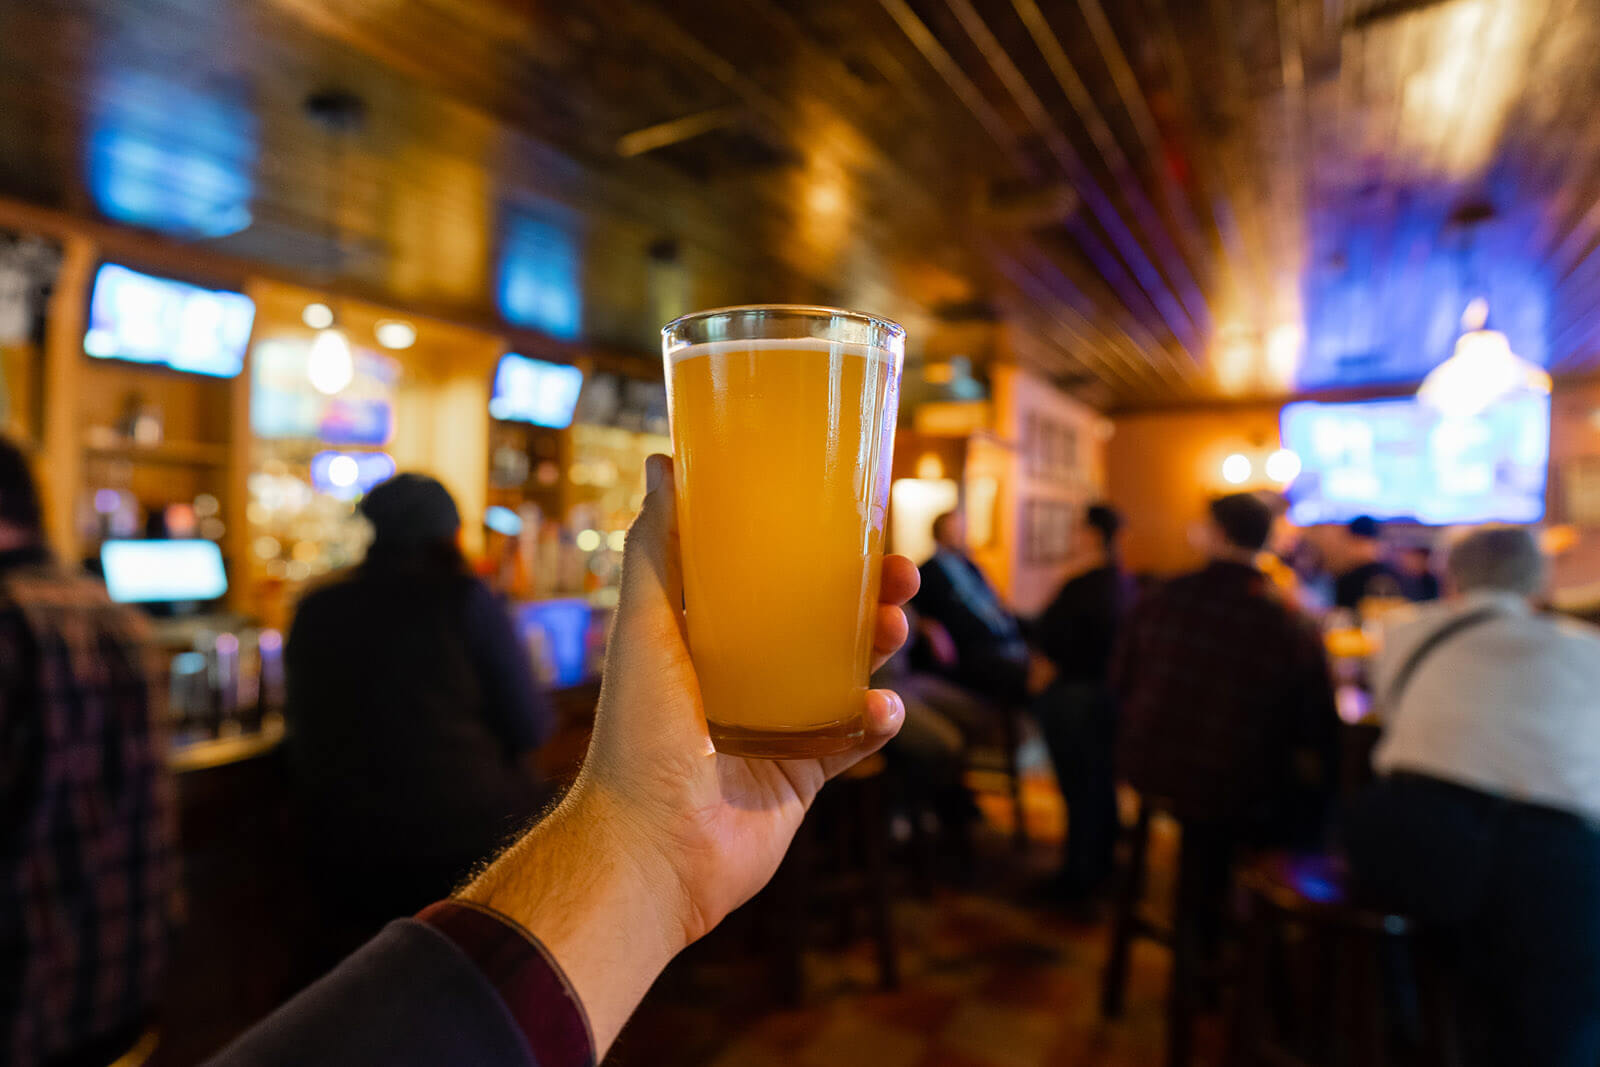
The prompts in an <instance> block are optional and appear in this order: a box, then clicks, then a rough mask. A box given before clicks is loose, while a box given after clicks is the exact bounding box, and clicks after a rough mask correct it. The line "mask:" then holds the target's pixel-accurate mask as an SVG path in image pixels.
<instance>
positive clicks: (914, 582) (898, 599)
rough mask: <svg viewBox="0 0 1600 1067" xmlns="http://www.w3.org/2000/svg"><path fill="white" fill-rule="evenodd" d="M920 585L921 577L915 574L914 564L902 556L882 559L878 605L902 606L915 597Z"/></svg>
mask: <svg viewBox="0 0 1600 1067" xmlns="http://www.w3.org/2000/svg"><path fill="white" fill-rule="evenodd" d="M921 585H922V576H921V575H920V574H918V573H917V565H916V564H915V563H912V562H911V561H910V560H909V559H907V558H906V557H904V556H884V557H883V584H882V585H881V586H880V587H879V592H878V602H879V603H882V604H894V605H900V604H904V603H905V602H906V601H908V600H910V599H911V598H912V597H914V596H916V595H917V589H918V588H919V587H921Z"/></svg>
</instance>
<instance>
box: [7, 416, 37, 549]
mask: <svg viewBox="0 0 1600 1067" xmlns="http://www.w3.org/2000/svg"><path fill="white" fill-rule="evenodd" d="M0 522H3V523H6V524H7V525H9V526H15V527H17V528H18V529H21V530H26V531H27V532H29V533H31V534H39V533H41V532H42V531H43V528H44V521H43V519H42V518H41V516H40V512H39V488H38V486H37V485H35V484H34V481H33V470H32V468H30V467H29V465H28V457H27V456H26V455H24V454H23V451H22V449H20V448H18V447H17V446H16V444H15V442H13V441H12V440H11V439H9V438H6V437H0Z"/></svg>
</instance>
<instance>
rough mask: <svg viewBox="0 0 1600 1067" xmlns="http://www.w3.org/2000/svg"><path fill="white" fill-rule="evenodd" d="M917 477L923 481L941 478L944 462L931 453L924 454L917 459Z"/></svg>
mask: <svg viewBox="0 0 1600 1067" xmlns="http://www.w3.org/2000/svg"><path fill="white" fill-rule="evenodd" d="M917 477H918V478H920V479H922V480H924V481H932V480H935V479H938V478H943V477H944V461H943V460H941V459H940V458H939V457H938V456H936V455H934V454H933V453H932V452H924V453H923V454H922V455H920V456H918V457H917Z"/></svg>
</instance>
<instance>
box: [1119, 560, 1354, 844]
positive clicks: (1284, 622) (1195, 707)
mask: <svg viewBox="0 0 1600 1067" xmlns="http://www.w3.org/2000/svg"><path fill="white" fill-rule="evenodd" d="M1112 679H1113V685H1114V687H1115V688H1116V690H1117V692H1118V694H1119V696H1120V698H1121V710H1120V715H1121V724H1120V727H1121V737H1120V740H1119V748H1118V758H1119V763H1120V764H1121V767H1120V770H1121V772H1122V774H1123V775H1124V776H1125V777H1126V778H1127V779H1128V780H1129V781H1130V782H1131V783H1132V784H1133V785H1134V787H1135V788H1137V789H1139V790H1140V791H1142V792H1145V793H1149V794H1151V795H1153V796H1158V797H1161V798H1163V799H1165V800H1166V801H1168V802H1170V803H1171V805H1172V807H1173V809H1174V811H1175V812H1176V813H1177V814H1178V815H1180V816H1182V817H1185V818H1194V819H1224V820H1247V821H1251V822H1257V823H1270V824H1272V825H1274V826H1279V825H1283V824H1284V823H1285V822H1286V821H1288V820H1292V819H1295V818H1298V817H1302V816H1305V815H1308V814H1310V813H1309V812H1307V811H1306V810H1305V808H1303V807H1299V806H1298V805H1299V804H1302V803H1306V802H1311V803H1316V804H1320V802H1321V800H1322V799H1324V798H1325V795H1326V792H1327V790H1328V788H1329V787H1330V785H1331V783H1332V778H1333V772H1334V769H1335V768H1336V767H1337V751H1338V728H1339V719H1338V713H1337V711H1336V710H1335V707H1334V702H1333V686H1332V682H1331V680H1330V677H1329V673H1328V663H1327V658H1326V656H1325V655H1324V653H1323V649H1322V641H1321V638H1320V636H1319V635H1318V633H1317V630H1316V627H1315V625H1314V624H1313V623H1312V622H1311V621H1310V620H1309V619H1308V618H1306V617H1305V616H1303V615H1301V614H1300V613H1299V612H1298V611H1296V610H1295V609H1294V608H1292V607H1290V606H1289V605H1287V604H1286V603H1284V602H1283V600H1282V599H1281V598H1280V596H1279V594H1278V593H1277V591H1276V589H1275V588H1274V587H1273V586H1272V583H1271V582H1270V581H1269V580H1268V579H1267V577H1266V576H1265V575H1263V574H1262V573H1261V572H1260V571H1258V570H1256V569H1255V568H1254V567H1249V566H1245V565H1243V564H1238V563H1223V562H1214V563H1212V564H1211V565H1210V566H1208V567H1206V568H1205V569H1204V570H1201V571H1198V572H1196V573H1194V574H1189V575H1185V576H1183V577H1181V578H1177V579H1174V580H1173V581H1172V582H1170V583H1168V585H1167V586H1166V587H1165V588H1163V589H1161V590H1160V591H1159V592H1157V593H1155V594H1154V595H1152V596H1151V597H1149V598H1148V599H1146V600H1145V601H1144V602H1143V603H1142V604H1140V605H1139V606H1138V607H1137V608H1136V609H1135V610H1134V614H1133V616H1132V618H1131V619H1130V620H1129V621H1128V624H1127V627H1126V629H1125V630H1124V636H1123V640H1122V642H1121V644H1120V645H1119V647H1118V649H1117V653H1116V656H1115V659H1114V662H1113V665H1112ZM1294 825H1297V826H1298V825H1303V824H1302V823H1298V822H1296V823H1294Z"/></svg>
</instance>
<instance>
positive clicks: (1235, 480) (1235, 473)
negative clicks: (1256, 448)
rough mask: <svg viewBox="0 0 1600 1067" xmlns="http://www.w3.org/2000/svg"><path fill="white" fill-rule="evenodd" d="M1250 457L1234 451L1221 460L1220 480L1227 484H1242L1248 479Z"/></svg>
mask: <svg viewBox="0 0 1600 1067" xmlns="http://www.w3.org/2000/svg"><path fill="white" fill-rule="evenodd" d="M1250 469H1251V468H1250V457H1249V456H1247V455H1245V454H1244V453H1243V452H1235V453H1234V454H1233V455H1231V456H1229V457H1228V458H1227V459H1225V460H1223V461H1222V480H1223V481H1225V482H1227V483H1228V484H1229V485H1243V484H1244V483H1245V482H1248V481H1249V480H1250Z"/></svg>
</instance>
